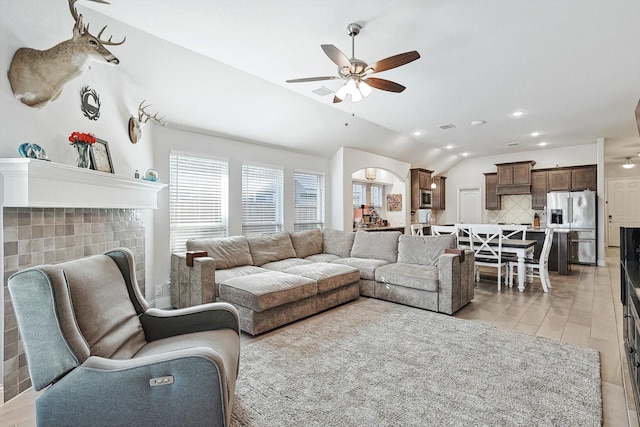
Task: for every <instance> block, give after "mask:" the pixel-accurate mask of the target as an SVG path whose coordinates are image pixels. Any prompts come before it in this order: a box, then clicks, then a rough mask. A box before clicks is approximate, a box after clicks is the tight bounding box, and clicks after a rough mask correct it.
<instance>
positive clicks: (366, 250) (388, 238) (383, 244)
mask: <svg viewBox="0 0 640 427" xmlns="http://www.w3.org/2000/svg"><path fill="white" fill-rule="evenodd" d="M355 234H356V236H355V240H354V242H353V247H352V248H351V256H352V257H355V258H375V259H382V260H385V261H388V262H396V261H397V260H398V237H399V236H400V234H401V233H400V232H399V231H362V230H358V231H357V232H356V233H355Z"/></svg>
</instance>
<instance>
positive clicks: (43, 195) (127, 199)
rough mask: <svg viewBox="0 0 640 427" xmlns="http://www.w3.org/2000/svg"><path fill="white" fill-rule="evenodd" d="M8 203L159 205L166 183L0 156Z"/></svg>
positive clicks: (40, 205) (0, 173)
mask: <svg viewBox="0 0 640 427" xmlns="http://www.w3.org/2000/svg"><path fill="white" fill-rule="evenodd" d="M0 178H1V179H2V185H1V186H0V191H2V194H0V196H1V197H0V199H1V200H3V204H2V206H5V207H33V208H36V207H37V208H63V207H68V208H105V209H157V208H158V203H157V196H158V192H159V191H160V190H162V189H163V188H165V187H166V186H167V184H162V183H158V182H151V181H145V180H141V179H133V178H126V177H123V176H119V175H114V174H110V173H105V172H99V171H94V170H91V169H81V168H78V167H75V166H69V165H64V164H61V163H53V162H48V161H45V160H36V159H26V158H3V159H0Z"/></svg>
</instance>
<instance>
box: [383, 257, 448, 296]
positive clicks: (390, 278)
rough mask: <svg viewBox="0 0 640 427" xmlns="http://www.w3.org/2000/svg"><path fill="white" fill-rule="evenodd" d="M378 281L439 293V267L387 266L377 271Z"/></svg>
mask: <svg viewBox="0 0 640 427" xmlns="http://www.w3.org/2000/svg"><path fill="white" fill-rule="evenodd" d="M375 275H376V281H377V282H380V283H389V284H392V285H399V286H404V287H405V288H413V289H420V290H423V291H431V292H438V284H439V281H438V267H433V266H428V265H420V264H402V263H396V264H387V265H384V266H382V267H380V268H378V269H376V273H375Z"/></svg>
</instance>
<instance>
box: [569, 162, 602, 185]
mask: <svg viewBox="0 0 640 427" xmlns="http://www.w3.org/2000/svg"><path fill="white" fill-rule="evenodd" d="M597 188H598V174H597V168H596V166H595V165H589V166H581V167H575V168H572V169H571V191H582V190H596V189H597Z"/></svg>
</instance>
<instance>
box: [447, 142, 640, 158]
mask: <svg viewBox="0 0 640 427" xmlns="http://www.w3.org/2000/svg"><path fill="white" fill-rule="evenodd" d="M444 148H446V149H447V150H451V149H453V145H447V146H446V147H444ZM638 156H640V153H638Z"/></svg>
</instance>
